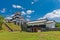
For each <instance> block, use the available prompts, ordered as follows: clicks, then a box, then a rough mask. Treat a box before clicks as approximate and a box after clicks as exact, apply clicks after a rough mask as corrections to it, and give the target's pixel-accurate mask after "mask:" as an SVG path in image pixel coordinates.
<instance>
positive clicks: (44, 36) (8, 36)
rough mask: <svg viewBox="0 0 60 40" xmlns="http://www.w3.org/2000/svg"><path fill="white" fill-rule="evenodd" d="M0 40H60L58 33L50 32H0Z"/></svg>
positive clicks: (59, 32) (59, 33)
mask: <svg viewBox="0 0 60 40" xmlns="http://www.w3.org/2000/svg"><path fill="white" fill-rule="evenodd" d="M0 40H60V31H51V32H39V33H32V32H0Z"/></svg>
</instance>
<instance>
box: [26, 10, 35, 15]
mask: <svg viewBox="0 0 60 40" xmlns="http://www.w3.org/2000/svg"><path fill="white" fill-rule="evenodd" d="M33 12H35V11H34V10H27V11H26V13H27V14H31V13H33Z"/></svg>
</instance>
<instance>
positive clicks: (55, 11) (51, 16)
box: [44, 9, 60, 18]
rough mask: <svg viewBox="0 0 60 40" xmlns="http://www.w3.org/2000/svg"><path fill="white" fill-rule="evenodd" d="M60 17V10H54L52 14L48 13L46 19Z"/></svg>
mask: <svg viewBox="0 0 60 40" xmlns="http://www.w3.org/2000/svg"><path fill="white" fill-rule="evenodd" d="M59 17H60V9H57V10H53V11H52V12H50V13H47V14H46V15H45V16H44V18H59Z"/></svg>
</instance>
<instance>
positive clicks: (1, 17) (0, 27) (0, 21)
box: [0, 15, 4, 30]
mask: <svg viewBox="0 0 60 40" xmlns="http://www.w3.org/2000/svg"><path fill="white" fill-rule="evenodd" d="M3 22H4V17H3V16H1V15H0V30H1V29H2V24H3Z"/></svg>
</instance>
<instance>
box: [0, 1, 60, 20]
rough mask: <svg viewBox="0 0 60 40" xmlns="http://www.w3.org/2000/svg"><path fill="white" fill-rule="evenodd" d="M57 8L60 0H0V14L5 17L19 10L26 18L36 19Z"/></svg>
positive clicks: (59, 7)
mask: <svg viewBox="0 0 60 40" xmlns="http://www.w3.org/2000/svg"><path fill="white" fill-rule="evenodd" d="M57 9H60V0H0V15H3V16H5V17H6V16H7V17H8V16H11V15H12V14H14V12H16V11H20V12H22V13H23V16H24V17H25V18H26V19H27V20H36V19H38V18H42V17H43V16H45V15H46V14H47V13H50V12H53V11H54V10H57ZM59 16H60V15H59Z"/></svg>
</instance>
